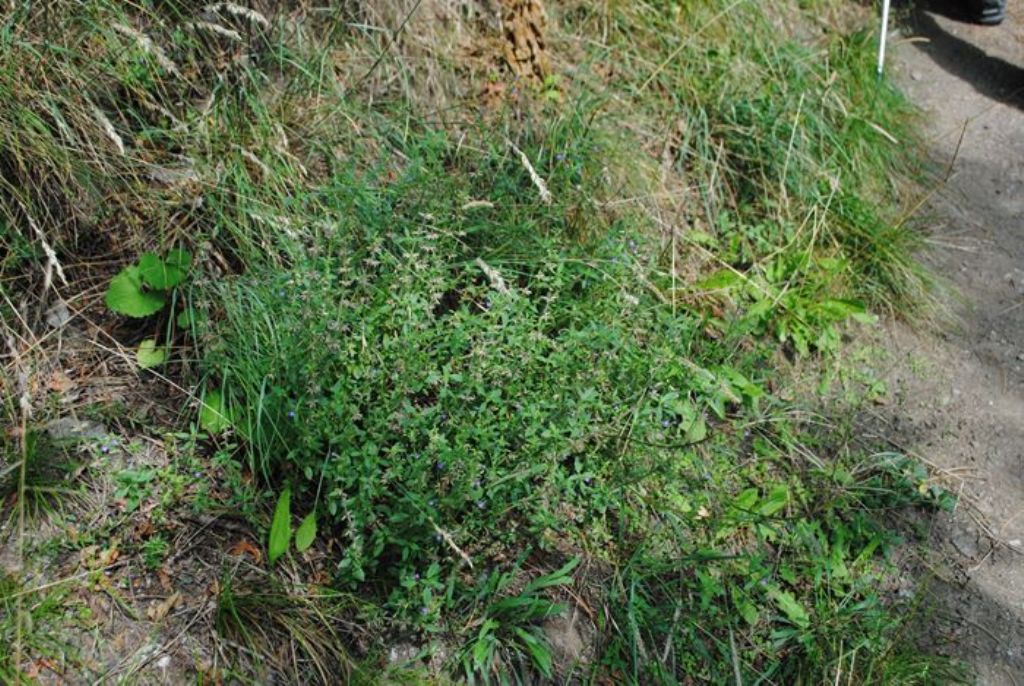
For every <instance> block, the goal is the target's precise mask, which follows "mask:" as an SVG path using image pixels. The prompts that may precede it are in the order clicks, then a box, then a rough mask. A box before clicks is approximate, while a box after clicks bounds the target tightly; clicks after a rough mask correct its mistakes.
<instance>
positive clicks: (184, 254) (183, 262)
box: [164, 249, 192, 273]
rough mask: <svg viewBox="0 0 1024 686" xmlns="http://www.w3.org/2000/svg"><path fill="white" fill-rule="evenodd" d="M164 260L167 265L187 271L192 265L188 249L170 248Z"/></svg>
mask: <svg viewBox="0 0 1024 686" xmlns="http://www.w3.org/2000/svg"><path fill="white" fill-rule="evenodd" d="M164 262H166V263H167V266H168V267H173V268H174V269H178V270H180V271H182V272H184V273H188V270H189V269H190V268H191V267H192V253H190V252H189V251H188V250H181V249H178V250H171V251H169V252H168V253H167V259H165V260H164Z"/></svg>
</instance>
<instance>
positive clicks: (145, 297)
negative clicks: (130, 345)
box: [104, 249, 193, 369]
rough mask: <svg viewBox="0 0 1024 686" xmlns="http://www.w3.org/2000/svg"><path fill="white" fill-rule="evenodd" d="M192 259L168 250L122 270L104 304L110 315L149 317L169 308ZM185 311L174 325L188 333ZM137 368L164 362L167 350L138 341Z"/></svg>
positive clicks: (189, 318) (144, 256)
mask: <svg viewBox="0 0 1024 686" xmlns="http://www.w3.org/2000/svg"><path fill="white" fill-rule="evenodd" d="M191 266H192V255H191V253H189V252H188V251H187V250H181V249H177V250H171V251H169V252H168V253H167V254H166V255H164V256H163V257H160V256H159V255H157V254H156V253H152V252H147V253H143V254H142V255H141V256H139V260H138V262H137V263H136V264H133V265H129V266H127V267H125V268H124V269H122V270H121V271H120V272H118V274H117V275H116V276H115V277H114V278H113V279H111V281H110V285H109V286H108V287H107V293H106V296H105V298H104V301H105V302H106V304H107V307H109V308H110V309H111V310H112V311H114V312H117V313H118V314H123V315H126V316H128V317H134V318H143V317H149V316H152V315H154V314H157V313H159V312H161V311H163V310H164V309H165V308H167V307H169V306H171V305H172V303H173V302H174V296H175V294H176V289H178V288H179V287H180V286H181V285H182V284H183V283H184V282H185V279H186V278H187V276H188V273H189V270H190V268H191ZM192 317H193V315H192V311H191V310H190V309H189V308H188V307H183V308H181V309H180V311H179V313H178V315H177V318H176V323H177V326H178V327H179V328H181V329H184V330H188V328H189V326H190V324H191V321H192ZM135 359H136V362H138V364H139V367H141V368H142V369H148V368H150V367H156V366H158V365H161V364H163V363H164V362H166V360H167V348H166V347H165V346H161V345H160V344H159V342H158V341H157V339H156V338H147V339H145V340H144V341H142V342H141V343H140V344H139V346H138V349H137V350H136V351H135Z"/></svg>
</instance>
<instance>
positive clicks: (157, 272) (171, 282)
mask: <svg viewBox="0 0 1024 686" xmlns="http://www.w3.org/2000/svg"><path fill="white" fill-rule="evenodd" d="M172 252H173V253H174V258H175V261H174V263H171V262H170V261H164V260H161V259H160V258H159V257H157V256H156V255H155V254H153V253H151V252H147V253H144V254H143V255H142V256H141V257H139V271H140V272H141V274H142V280H143V281H144V282H145V283H146V285H147V286H149V287H150V288H156V289H157V290H161V291H165V290H167V289H170V288H174V287H175V286H177V285H178V284H180V283H181V282H182V281H184V280H185V274H186V272H187V270H188V265H189V263H190V262H191V260H192V258H191V256H189V255H188V253H184V256H182V254H181V253H183V251H181V250H175V251H172ZM183 260H184V268H183V267H182V266H179V265H181V264H182V261H183Z"/></svg>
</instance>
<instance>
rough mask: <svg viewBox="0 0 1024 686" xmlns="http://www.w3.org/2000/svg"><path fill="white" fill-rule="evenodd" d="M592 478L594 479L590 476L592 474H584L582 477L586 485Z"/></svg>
mask: <svg viewBox="0 0 1024 686" xmlns="http://www.w3.org/2000/svg"><path fill="white" fill-rule="evenodd" d="M593 480H594V477H592V476H585V477H583V483H585V484H586V485H588V486H589V485H590V482H591V481H593Z"/></svg>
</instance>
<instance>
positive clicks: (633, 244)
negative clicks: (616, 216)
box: [626, 238, 636, 252]
mask: <svg viewBox="0 0 1024 686" xmlns="http://www.w3.org/2000/svg"><path fill="white" fill-rule="evenodd" d="M626 245H628V246H629V251H630V252H636V241H634V240H633V239H632V238H630V239H629V240H628V241H627V242H626Z"/></svg>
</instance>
